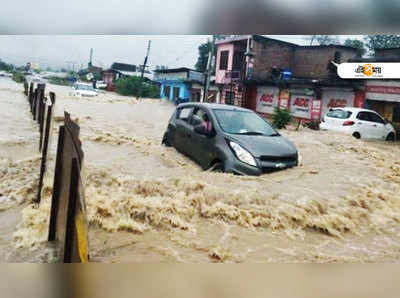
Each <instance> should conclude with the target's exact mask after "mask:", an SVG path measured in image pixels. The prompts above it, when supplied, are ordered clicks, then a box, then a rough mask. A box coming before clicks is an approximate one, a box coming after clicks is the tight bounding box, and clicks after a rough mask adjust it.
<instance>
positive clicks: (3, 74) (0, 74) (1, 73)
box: [0, 71, 13, 78]
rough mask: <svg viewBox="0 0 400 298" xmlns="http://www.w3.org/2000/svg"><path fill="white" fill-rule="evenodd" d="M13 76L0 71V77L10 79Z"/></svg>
mask: <svg viewBox="0 0 400 298" xmlns="http://www.w3.org/2000/svg"><path fill="white" fill-rule="evenodd" d="M12 76H13V75H12V73H9V72H6V71H0V77H8V78H11V77H12Z"/></svg>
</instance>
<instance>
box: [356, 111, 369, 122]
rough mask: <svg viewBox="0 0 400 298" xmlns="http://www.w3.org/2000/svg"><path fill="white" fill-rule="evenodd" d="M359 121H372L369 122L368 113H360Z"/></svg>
mask: <svg viewBox="0 0 400 298" xmlns="http://www.w3.org/2000/svg"><path fill="white" fill-rule="evenodd" d="M357 119H359V120H362V121H371V120H369V115H368V113H367V112H360V113H358V115H357Z"/></svg>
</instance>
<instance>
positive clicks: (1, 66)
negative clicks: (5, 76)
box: [0, 60, 14, 71]
mask: <svg viewBox="0 0 400 298" xmlns="http://www.w3.org/2000/svg"><path fill="white" fill-rule="evenodd" d="M13 69H14V65H12V64H7V63H5V62H3V61H2V60H0V70H4V71H12V70H13Z"/></svg>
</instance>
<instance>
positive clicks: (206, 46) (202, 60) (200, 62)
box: [195, 34, 231, 72]
mask: <svg viewBox="0 0 400 298" xmlns="http://www.w3.org/2000/svg"><path fill="white" fill-rule="evenodd" d="M230 36H231V35H224V34H215V35H214V39H215V40H216V41H217V40H221V39H224V38H226V37H230ZM211 46H212V44H211V42H206V43H202V44H201V45H200V46H199V56H198V58H197V63H196V65H195V68H196V70H197V71H200V72H205V71H206V70H207V61H208V53H209V51H210V47H211ZM216 54H217V47H214V52H213V55H214V57H215V56H216Z"/></svg>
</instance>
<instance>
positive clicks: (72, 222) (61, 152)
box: [24, 82, 89, 263]
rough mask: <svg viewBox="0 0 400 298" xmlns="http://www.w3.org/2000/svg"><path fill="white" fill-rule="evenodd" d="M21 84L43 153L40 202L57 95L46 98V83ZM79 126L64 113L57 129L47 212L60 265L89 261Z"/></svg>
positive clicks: (39, 189) (51, 93) (50, 233)
mask: <svg viewBox="0 0 400 298" xmlns="http://www.w3.org/2000/svg"><path fill="white" fill-rule="evenodd" d="M34 87H35V86H34V83H32V82H31V83H30V86H29V88H28V85H27V84H24V89H25V91H24V93H25V94H26V95H27V98H28V102H29V104H30V108H31V112H32V115H33V119H34V120H36V121H37V122H38V124H39V132H40V140H39V152H41V154H42V160H41V166H40V176H39V187H38V194H37V197H36V200H35V202H36V203H40V201H41V195H42V188H43V178H44V175H45V173H46V161H47V155H48V151H49V143H50V139H51V127H52V120H53V117H52V112H53V109H54V105H55V101H56V95H55V93H53V92H50V93H49V98H50V100H49V99H48V98H47V97H45V84H37V86H36V88H34ZM79 131H80V127H79V126H78V125H77V124H76V123H75V122H73V121H72V120H71V117H70V114H68V113H67V112H64V125H63V126H60V129H59V135H58V144H57V156H56V165H55V171H54V184H53V194H52V201H51V211H50V224H49V235H48V241H52V242H55V243H56V247H57V252H58V256H59V258H58V259H59V261H60V262H63V263H72V262H88V261H89V252H88V251H89V250H88V225H87V219H86V203H85V197H84V187H83V182H82V177H81V170H82V166H83V157H84V154H83V151H82V143H81V141H80V140H79Z"/></svg>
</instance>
